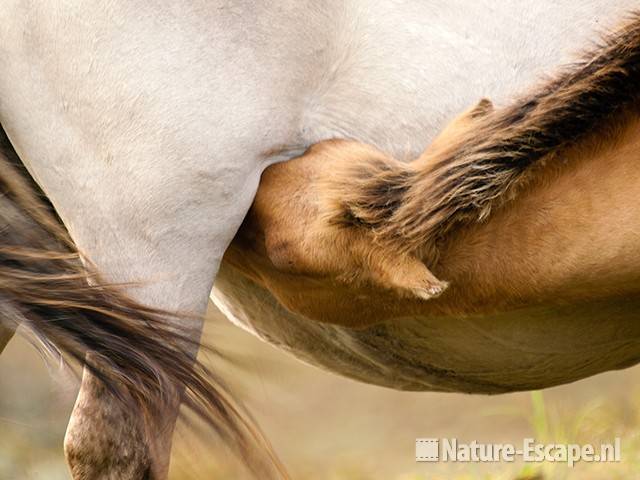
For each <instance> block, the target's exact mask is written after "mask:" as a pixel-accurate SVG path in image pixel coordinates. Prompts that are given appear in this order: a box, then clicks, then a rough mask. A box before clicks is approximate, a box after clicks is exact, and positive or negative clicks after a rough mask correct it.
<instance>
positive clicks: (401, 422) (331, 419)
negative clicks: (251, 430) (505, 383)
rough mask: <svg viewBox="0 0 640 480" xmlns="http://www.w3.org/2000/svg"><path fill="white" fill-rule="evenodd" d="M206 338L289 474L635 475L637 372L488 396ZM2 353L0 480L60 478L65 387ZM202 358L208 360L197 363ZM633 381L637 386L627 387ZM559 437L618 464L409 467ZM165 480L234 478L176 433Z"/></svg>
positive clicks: (400, 477)
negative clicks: (452, 453) (432, 445)
mask: <svg viewBox="0 0 640 480" xmlns="http://www.w3.org/2000/svg"><path fill="white" fill-rule="evenodd" d="M213 317H214V318H213V319H212V321H211V322H210V328H209V332H208V338H209V340H210V341H213V342H215V343H216V344H217V345H219V346H222V348H223V350H225V351H227V352H229V354H230V356H231V357H232V358H234V359H239V361H238V363H239V366H235V367H232V366H229V365H220V366H218V368H224V370H225V371H226V374H227V377H228V378H230V379H231V380H232V383H233V384H234V385H235V386H236V389H237V390H238V391H239V393H240V394H241V396H242V397H243V398H245V399H247V402H248V404H249V407H250V408H251V410H252V412H254V414H255V416H256V417H257V418H258V420H259V421H260V423H261V424H262V426H263V428H264V430H265V432H266V433H267V434H268V436H269V437H270V439H271V440H272V442H273V443H274V445H275V447H276V449H277V450H278V451H279V452H280V453H281V456H282V458H283V460H284V461H285V463H286V464H287V465H288V466H289V468H290V470H291V472H292V474H293V476H294V478H295V479H298V480H515V479H516V478H518V479H522V480H525V479H526V480H534V479H535V480H537V479H538V478H541V477H540V475H544V479H545V480H616V479H625V480H627V479H632V478H636V476H637V472H638V471H640V368H635V369H629V370H626V371H623V372H616V373H609V374H606V375H601V376H598V377H595V378H591V379H588V380H585V381H582V382H578V383H576V384H573V385H569V386H565V387H559V388H554V389H550V390H547V391H545V392H544V393H539V392H538V393H533V394H532V393H522V394H513V395H503V396H498V397H480V396H466V395H454V394H434V393H403V392H395V391H391V390H386V389H382V388H377V387H373V386H369V385H363V384H359V383H356V382H352V381H349V380H346V379H343V378H340V377H337V376H335V375H331V374H328V373H324V372H321V371H319V370H317V369H315V368H312V367H308V366H305V365H303V364H301V363H299V362H297V361H294V360H292V359H291V358H290V357H288V356H286V355H285V354H282V353H280V352H278V351H276V350H275V349H273V348H271V347H269V346H267V345H264V344H261V343H260V342H259V341H257V340H255V339H254V338H252V337H250V336H248V335H246V334H244V333H243V332H242V331H240V330H239V329H235V328H233V327H229V326H227V325H226V323H225V322H223V321H221V320H220V318H219V315H217V314H214V315H213ZM5 353H6V355H4V356H3V357H2V359H1V360H0V480H68V479H69V476H68V473H67V471H66V467H65V465H64V459H63V457H62V452H61V445H62V438H63V435H64V427H65V424H66V421H67V418H68V415H69V412H70V410H71V408H72V406H73V398H74V395H75V387H74V386H73V384H72V383H70V382H69V379H68V378H66V377H64V376H61V375H60V374H58V373H55V372H54V375H53V376H51V375H50V374H49V372H48V371H47V369H46V368H45V367H44V366H43V363H42V362H41V361H40V359H39V358H38V357H37V355H35V354H34V353H33V351H32V350H31V349H30V348H29V347H28V345H27V344H26V343H25V342H23V341H14V342H12V344H10V345H9V347H8V348H7V351H6V352H5ZM206 360H207V361H211V360H210V359H206ZM636 386H637V387H636ZM426 436H432V437H456V438H458V439H460V440H461V441H464V440H467V441H470V440H473V439H477V440H478V441H483V442H495V443H500V442H502V443H505V442H515V443H519V442H521V441H522V439H523V438H524V437H535V438H537V439H538V440H540V441H545V442H559V443H593V444H597V443H601V442H609V441H611V440H612V439H613V438H614V437H616V436H619V437H621V438H622V450H623V451H622V461H621V462H620V463H616V464H578V465H577V466H576V467H574V468H573V469H570V468H568V467H567V466H566V465H562V464H551V463H549V464H541V465H522V464H505V463H498V464H466V465H463V464H418V463H415V461H414V440H415V438H416V437H426ZM174 450H175V452H174V458H173V466H172V474H171V478H172V479H173V480H186V479H188V478H189V479H204V478H206V479H214V478H215V479H216V480H227V479H228V480H238V479H243V478H245V475H244V474H243V473H242V472H241V471H238V470H237V469H235V468H234V464H233V462H232V461H231V459H230V458H229V456H228V455H227V454H226V453H225V451H224V448H222V447H221V446H220V445H217V444H216V443H215V441H213V440H212V439H210V438H207V439H206V441H202V440H201V439H197V438H195V437H194V436H193V435H191V434H189V433H188V432H183V431H180V432H179V433H178V436H177V438H176V441H175V449H174Z"/></svg>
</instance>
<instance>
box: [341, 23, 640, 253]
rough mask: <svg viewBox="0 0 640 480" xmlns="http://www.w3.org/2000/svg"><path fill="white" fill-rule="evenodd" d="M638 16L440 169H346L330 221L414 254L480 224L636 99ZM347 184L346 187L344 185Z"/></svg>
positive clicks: (499, 114) (473, 132) (457, 148)
mask: <svg viewBox="0 0 640 480" xmlns="http://www.w3.org/2000/svg"><path fill="white" fill-rule="evenodd" d="M639 85H640V13H633V14H632V15H630V18H629V20H628V22H627V23H626V25H624V26H623V27H622V28H620V29H619V30H617V31H615V32H614V33H612V34H610V35H608V36H606V37H605V38H604V39H603V41H602V42H601V44H599V45H598V46H596V47H595V48H593V49H591V50H590V51H588V52H587V53H586V54H585V55H584V57H583V58H582V60H581V61H578V62H577V63H575V64H574V65H572V66H570V67H568V68H567V69H565V70H564V71H563V72H561V73H560V74H558V75H557V76H555V78H554V79H552V80H550V81H547V82H546V83H544V84H543V85H541V86H540V87H538V88H537V89H535V90H534V91H533V92H532V93H531V94H529V95H526V96H525V97H523V98H522V99H520V100H519V101H516V102H515V103H514V104H513V105H511V106H509V107H507V108H504V109H502V110H496V111H495V112H493V113H489V114H487V115H486V116H484V117H483V118H480V119H478V120H477V121H476V122H474V124H473V126H472V128H470V131H469V132H468V134H467V135H466V136H464V137H463V138H462V139H461V140H460V141H458V142H456V144H455V145H451V146H450V147H449V148H448V150H447V152H446V153H445V154H444V155H443V156H440V157H439V160H438V161H437V162H433V163H427V164H421V163H420V162H413V163H410V164H403V163H400V162H395V163H391V164H390V163H385V162H379V161H374V162H369V163H368V164H367V163H366V161H364V162H352V163H350V164H349V165H346V166H345V167H344V168H345V169H348V172H347V173H344V174H342V175H339V176H336V177H337V178H344V179H345V180H343V181H342V183H340V184H338V185H333V186H331V187H330V188H331V190H332V193H331V195H332V197H333V201H332V202H330V203H331V204H332V205H333V207H332V212H331V214H330V218H331V221H332V222H333V223H335V224H337V225H344V226H348V225H352V226H357V227H361V228H367V229H370V230H371V231H372V232H373V233H374V234H375V236H376V237H377V238H378V239H379V240H380V241H382V242H385V243H388V244H391V245H392V246H393V248H395V249H397V250H400V251H416V250H419V249H420V248H421V247H422V246H424V245H425V244H426V243H428V242H430V241H433V240H434V239H435V238H437V237H438V236H440V235H441V234H443V233H444V232H446V231H448V230H449V229H450V228H451V227H452V226H453V225H455V224H458V223H460V222H473V221H479V220H482V219H485V218H486V217H488V216H489V214H490V212H491V210H492V209H494V208H495V207H497V206H499V205H501V204H503V203H504V201H505V200H506V199H508V198H511V197H513V195H514V193H515V192H514V188H513V187H514V186H516V185H517V184H519V183H520V182H521V181H522V180H523V179H524V178H525V177H526V176H527V174H528V173H529V172H530V171H531V167H532V166H533V165H534V164H536V163H538V162H539V161H540V160H541V159H543V158H545V157H548V156H550V154H552V153H554V152H558V151H559V150H560V149H564V148H566V147H569V146H571V145H574V144H576V143H577V142H579V141H581V140H582V139H584V138H585V137H586V136H587V135H590V134H592V133H594V132H595V131H597V130H598V129H599V128H600V127H601V126H603V125H606V124H607V122H609V121H611V120H612V119H613V117H615V116H617V115H619V114H621V113H623V112H626V111H628V110H629V109H630V108H636V107H637V105H638V100H639V98H640V86H639ZM347 183H348V184H347Z"/></svg>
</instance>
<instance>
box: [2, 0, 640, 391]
mask: <svg viewBox="0 0 640 480" xmlns="http://www.w3.org/2000/svg"><path fill="white" fill-rule="evenodd" d="M637 7H640V2H639V1H638V0H620V1H617V2H614V3H612V2H608V1H605V0H590V1H566V2H560V3H559V2H552V1H550V0H539V1H537V2H524V1H516V0H507V1H502V2H499V3H496V2H491V1H487V0H479V1H474V2H471V1H457V0H456V1H451V0H448V1H441V0H424V1H419V0H383V1H378V2H372V1H366V0H347V1H336V0H329V1H326V2H313V1H294V0H285V1H281V2H252V1H245V0H237V1H210V0H191V1H189V2H177V3H171V2H159V1H147V0H145V1H141V0H106V1H103V2H81V1H75V0H71V1H61V0H47V1H46V2H32V1H28V0H7V1H5V2H4V5H3V7H2V9H0V24H1V25H2V27H1V28H0V123H1V124H2V126H3V127H4V129H5V130H6V132H7V134H8V136H9V137H10V139H11V141H12V143H13V145H14V147H15V149H16V150H17V152H18V153H19V155H20V157H21V159H22V160H23V162H24V163H25V164H26V165H27V167H28V169H29V171H30V172H31V173H32V175H33V176H34V178H35V179H36V180H37V182H38V183H39V184H40V185H41V187H42V189H43V190H44V191H45V192H46V194H47V195H48V196H49V198H50V199H51V201H52V203H53V204H54V206H55V207H56V209H57V211H58V212H59V214H60V216H61V218H62V219H63V221H64V223H65V224H66V226H67V228H68V229H69V231H70V233H71V235H72V237H73V239H74V240H75V242H76V243H77V245H78V246H79V248H80V250H81V251H82V252H83V253H84V254H85V255H86V256H87V257H88V258H90V259H91V260H92V261H93V262H94V263H95V264H96V265H97V266H98V267H99V268H100V270H101V271H102V272H103V273H104V275H105V276H106V277H107V278H109V279H112V280H115V281H118V282H125V281H136V282H144V285H143V286H142V287H138V288H135V289H132V291H131V294H132V295H134V296H135V297H136V298H137V299H138V300H139V301H141V302H144V303H147V304H149V305H151V306H154V307H158V308H163V309H170V310H181V311H190V312H193V313H203V312H204V310H205V308H206V305H207V300H208V297H209V295H210V292H211V289H212V285H213V281H214V279H215V277H216V275H217V273H218V270H219V268H220V264H221V259H222V256H223V254H224V251H225V249H226V247H227V246H228V245H229V243H230V241H231V240H232V238H233V236H234V234H235V232H236V230H237V229H238V227H239V225H240V223H241V222H242V219H243V217H244V215H245V214H246V212H247V210H248V208H249V206H250V204H251V202H252V199H253V196H254V194H255V191H256V188H257V185H258V182H259V179H260V174H261V172H262V171H263V170H264V169H265V168H266V167H267V166H268V165H270V164H272V163H274V162H277V161H282V160H286V159H288V158H291V157H292V156H294V155H295V154H297V153H299V152H301V151H302V150H303V149H304V148H305V147H306V146H308V145H310V144H312V143H314V142H316V141H319V140H322V139H325V138H331V137H350V138H354V139H357V140H361V141H364V142H367V143H371V144H374V145H376V146H378V147H379V148H381V149H382V150H384V151H386V152H387V153H389V154H392V155H394V156H396V157H398V158H403V157H407V158H412V157H415V156H417V155H418V154H419V152H421V151H422V150H423V149H424V147H425V146H426V145H427V144H428V143H429V141H430V139H432V138H433V137H434V136H435V134H436V133H437V131H438V130H439V129H440V128H441V127H442V126H443V125H444V124H446V123H447V121H448V120H450V119H451V118H453V117H454V116H455V115H456V114H457V113H458V112H460V111H462V110H463V109H464V108H465V107H467V106H469V105H471V104H472V103H474V102H475V101H477V100H478V99H479V98H480V97H483V96H484V97H489V98H491V99H492V100H493V101H494V102H496V103H497V104H501V103H504V102H506V101H507V100H508V99H509V98H512V97H513V96H515V95H517V94H518V93H520V92H522V90H523V89H526V88H527V87H529V86H531V85H532V83H534V82H535V79H536V78H539V77H540V76H541V75H542V74H544V73H549V72H553V71H555V69H556V68H557V67H558V66H559V65H562V64H564V63H566V62H568V61H570V60H571V59H572V58H573V55H574V54H575V53H576V52H578V51H580V50H581V49H582V48H583V47H584V46H586V45H588V44H590V42H592V41H593V40H594V39H596V38H597V36H598V34H599V33H600V32H602V31H603V30H604V29H605V27H608V26H615V25H616V23H617V22H618V21H619V20H620V19H621V18H622V17H623V15H624V13H625V12H627V11H629V10H632V9H634V8H637ZM221 273H222V275H220V277H219V283H218V285H217V287H216V290H215V292H214V299H215V300H216V302H217V304H218V305H219V306H221V307H222V309H223V311H225V312H226V313H227V314H228V315H229V316H230V317H231V318H232V319H233V320H234V321H236V322H238V323H241V324H243V325H244V326H245V327H247V328H249V329H250V330H252V331H257V333H259V335H260V336H261V337H263V338H265V339H267V340H269V341H272V342H274V343H277V344H278V345H280V346H282V347H284V348H286V349H288V350H291V351H293V352H294V353H296V354H297V355H298V356H300V357H302V358H304V359H306V360H307V361H310V362H312V363H316V364H321V365H324V366H325V367H327V368H331V369H333V370H336V371H338V372H341V373H344V374H347V375H351V376H354V377H357V378H360V379H362V380H365V381H370V382H376V383H381V384H384V385H389V386H393V387H396V388H427V389H454V390H468V391H500V390H501V388H499V386H498V387H496V385H495V384H494V383H493V382H492V379H490V378H489V379H483V378H482V371H480V372H472V375H471V376H470V377H469V378H466V379H462V380H460V379H453V380H452V379H447V378H446V377H447V370H446V369H445V370H443V371H441V370H440V369H439V368H438V366H437V365H433V364H431V365H426V366H425V365H419V364H416V365H414V366H412V365H411V362H413V361H414V360H415V358H413V357H411V356H407V357H404V359H401V360H398V356H397V355H395V354H396V353H398V351H400V350H403V351H406V352H416V351H418V352H420V351H421V349H425V352H426V351H427V350H428V349H429V348H431V347H430V346H429V345H436V346H435V347H433V348H436V349H441V350H442V349H446V348H445V347H446V342H444V343H441V344H439V345H440V346H438V342H439V340H438V336H439V335H442V337H441V338H443V339H446V337H447V330H446V327H445V326H443V327H442V328H440V327H438V328H436V327H437V326H438V325H437V319H433V321H431V322H427V323H421V322H419V321H409V322H408V323H405V324H404V326H402V325H400V326H381V327H375V328H373V329H370V330H369V331H368V333H366V334H362V333H354V332H351V331H348V330H346V329H341V328H338V327H325V326H318V325H307V326H305V325H304V319H302V318H293V317H291V316H289V314H287V312H285V311H284V310H282V309H280V308H279V307H278V306H277V305H276V304H275V303H274V302H273V300H272V299H270V298H268V296H267V295H266V294H265V292H263V291H260V290H257V289H256V288H255V287H254V286H251V285H248V284H246V282H244V281H243V280H242V279H240V278H239V277H237V276H235V275H234V272H233V271H232V270H230V269H223V270H222V272H221ZM542 313H543V312H537V313H536V312H533V313H530V314H529V315H530V316H529V318H530V320H536V319H538V320H540V318H542V317H541V315H542ZM586 313H588V312H585V314H586ZM503 321H504V322H511V321H512V319H510V318H505V319H503ZM585 322H587V325H589V324H592V323H595V322H597V318H590V317H588V315H587V316H586V317H585ZM496 325H500V322H498V323H497V324H496ZM543 327H544V325H543ZM496 328H497V327H496ZM612 328H613V327H612ZM381 332H382V333H381ZM416 333H417V335H416ZM611 334H612V335H613V334H614V332H611ZM637 334H638V332H633V335H636V336H637ZM363 335H364V336H363ZM382 337H384V338H383V340H382V341H380V342H378V340H376V339H379V338H382ZM427 338H429V339H430V340H431V342H432V343H431V344H430V343H429V342H427V341H426V340H425V339H427ZM416 339H417V340H416ZM503 340H504V339H500V338H498V339H497V341H496V342H495V345H499V344H502V345H503V346H504V347H505V348H508V347H509V344H508V342H504V341H503ZM513 341H514V342H515V343H514V344H517V339H515V340H513ZM376 342H378V343H376ZM478 342H479V343H473V342H471V343H469V344H468V352H467V354H468V355H469V356H467V357H466V358H462V357H461V358H458V359H457V360H456V359H454V360H455V361H459V364H460V365H461V367H464V366H465V365H470V364H472V363H473V362H475V361H476V360H478V359H476V358H474V355H476V354H478V355H479V354H480V353H481V354H482V355H483V359H481V360H483V361H485V362H490V363H491V362H494V364H493V365H491V368H500V357H499V356H498V357H495V358H488V357H487V355H486V350H482V349H479V350H477V351H476V354H474V348H475V347H478V346H479V345H480V343H482V342H481V341H478ZM394 345H395V348H396V350H395V351H394V350H393V348H394V347H393V346H394ZM487 345H488V344H487V343H485V344H484V347H483V348H487ZM611 347H612V344H607V345H605V346H603V356H605V355H604V353H605V352H606V351H607V350H608V349H610V348H611ZM555 348H560V346H550V347H549V352H539V351H534V352H532V354H531V355H530V356H529V357H526V358H523V362H522V364H521V365H514V366H513V368H514V371H515V372H518V371H520V372H521V373H523V372H525V371H526V369H527V366H528V365H530V364H531V362H534V361H535V360H536V358H539V357H540V356H541V355H546V354H548V353H550V352H551V353H554V352H555V350H554V349H555ZM390 349H391V350H390ZM478 352H480V353H478ZM427 353H428V352H427ZM579 356H580V349H579V348H576V351H575V354H574V355H573V357H572V358H573V361H576V362H577V361H579ZM540 358H541V357H540ZM616 361H617V360H616ZM485 366H486V365H485ZM614 366H620V365H619V364H617V363H615V362H613V363H612V364H607V361H606V358H603V368H612V367H614ZM482 368H484V367H482ZM482 368H481V369H480V370H482ZM519 369H520V370H519ZM523 375H524V373H523ZM582 375H584V372H580V371H576V372H575V376H576V378H577V377H579V376H582ZM525 377H526V376H523V377H521V379H522V382H521V383H520V385H519V386H518V385H513V386H512V388H519V387H522V388H525V387H528V386H531V385H535V379H536V373H535V372H534V373H532V374H531V375H530V376H529V377H526V378H525ZM443 379H444V380H443Z"/></svg>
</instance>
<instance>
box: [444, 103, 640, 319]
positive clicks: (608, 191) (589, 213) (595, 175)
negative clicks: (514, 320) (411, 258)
mask: <svg viewBox="0 0 640 480" xmlns="http://www.w3.org/2000/svg"><path fill="white" fill-rule="evenodd" d="M639 131H640V119H639V117H638V116H637V115H635V114H634V115H628V116H627V118H625V119H623V120H620V121H619V122H616V125H615V126H613V127H612V128H610V129H609V130H608V131H607V132H605V133H604V134H600V135H597V136H596V135H594V136H593V137H592V138H588V139H586V140H585V141H584V142H581V144H580V145H577V146H574V147H572V148H570V149H567V150H565V151H564V152H560V153H556V154H553V155H554V156H555V158H553V161H547V162H545V161H543V162H542V164H541V165H539V166H537V167H535V168H537V171H536V172H535V173H536V174H535V175H532V176H531V180H530V183H529V184H528V185H527V186H525V187H524V188H523V190H521V191H520V193H519V195H518V197H517V199H514V200H513V201H511V202H508V203H507V204H505V205H504V206H503V207H502V208H500V209H499V210H498V211H496V212H494V213H493V214H492V215H491V216H490V217H489V219H488V221H487V222H486V223H482V224H476V225H471V226H467V227H461V228H460V229H458V230H456V231H455V233H454V234H452V235H450V236H448V238H451V240H448V241H447V242H446V243H444V245H442V249H441V252H442V253H441V256H440V259H439V261H438V265H437V266H435V267H434V269H433V270H434V273H436V275H438V276H439V278H442V279H445V280H449V281H450V282H451V285H452V286H451V289H452V291H451V292H450V294H449V295H447V296H446V298H443V299H442V301H443V302H445V303H446V304H447V305H452V308H455V309H456V310H457V309H460V310H461V311H467V312H468V311H473V310H477V309H483V308H484V306H486V305H491V308H496V309H498V308H500V309H502V308H504V307H505V306H507V307H508V306H512V307H514V308H516V307H520V306H523V305H527V304H531V303H547V302H548V301H551V302H553V301H577V300H581V299H586V298H594V296H595V297H603V296H612V295H625V294H630V293H632V292H635V293H637V292H638V290H639V289H640V235H638V233H637V232H638V231H639V228H640V205H638V199H639V198H640V181H639V178H640V176H639V174H638V161H639V160H640V158H639V157H640V135H639V134H638V132H639ZM452 233H453V232H452ZM438 303H440V302H438Z"/></svg>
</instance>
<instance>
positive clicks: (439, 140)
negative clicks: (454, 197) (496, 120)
mask: <svg viewBox="0 0 640 480" xmlns="http://www.w3.org/2000/svg"><path fill="white" fill-rule="evenodd" d="M491 112H493V102H491V100H489V99H488V98H483V99H481V100H480V101H479V102H478V103H476V104H475V105H474V106H473V107H471V108H468V109H467V110H465V111H464V112H462V113H461V114H460V115H458V116H457V117H456V118H454V119H453V120H451V122H449V123H448V124H447V125H446V126H445V127H444V129H443V130H442V131H441V132H440V133H439V134H438V136H437V137H436V138H435V139H434V140H433V142H431V144H430V145H429V146H428V147H427V149H426V150H425V151H424V152H423V153H422V155H420V160H423V161H426V160H428V159H430V158H432V157H433V156H434V155H436V154H438V153H439V152H441V151H443V150H444V149H446V148H447V147H448V146H450V145H451V144H452V143H454V142H455V140H456V138H458V137H459V136H461V135H463V134H464V133H466V132H467V131H469V129H470V128H472V127H473V123H474V122H475V121H477V120H479V119H481V118H483V117H484V116H486V115H488V114H490V113H491Z"/></svg>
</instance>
